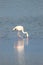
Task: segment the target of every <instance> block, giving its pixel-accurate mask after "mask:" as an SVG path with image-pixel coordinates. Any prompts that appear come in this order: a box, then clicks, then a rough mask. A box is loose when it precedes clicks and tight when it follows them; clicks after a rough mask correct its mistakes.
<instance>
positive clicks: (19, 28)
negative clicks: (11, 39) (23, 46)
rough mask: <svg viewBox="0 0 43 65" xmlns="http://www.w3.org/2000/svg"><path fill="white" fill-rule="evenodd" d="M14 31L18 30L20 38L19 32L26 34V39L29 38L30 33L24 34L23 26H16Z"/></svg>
mask: <svg viewBox="0 0 43 65" xmlns="http://www.w3.org/2000/svg"><path fill="white" fill-rule="evenodd" d="M13 30H17V31H18V36H19V37H20V35H19V32H20V31H21V32H22V33H24V34H26V37H28V36H29V35H28V32H24V27H23V26H16V27H14V28H13Z"/></svg>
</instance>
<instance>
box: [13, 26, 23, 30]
mask: <svg viewBox="0 0 43 65" xmlns="http://www.w3.org/2000/svg"><path fill="white" fill-rule="evenodd" d="M13 30H18V31H23V30H24V28H23V26H16V27H14V28H13Z"/></svg>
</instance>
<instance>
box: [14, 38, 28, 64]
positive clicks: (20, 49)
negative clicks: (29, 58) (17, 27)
mask: <svg viewBox="0 0 43 65" xmlns="http://www.w3.org/2000/svg"><path fill="white" fill-rule="evenodd" d="M25 45H28V39H27V38H26V39H18V41H17V42H16V43H14V49H15V51H16V55H17V56H16V58H17V59H18V60H17V62H18V63H19V64H18V65H25V51H24V50H25Z"/></svg>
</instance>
